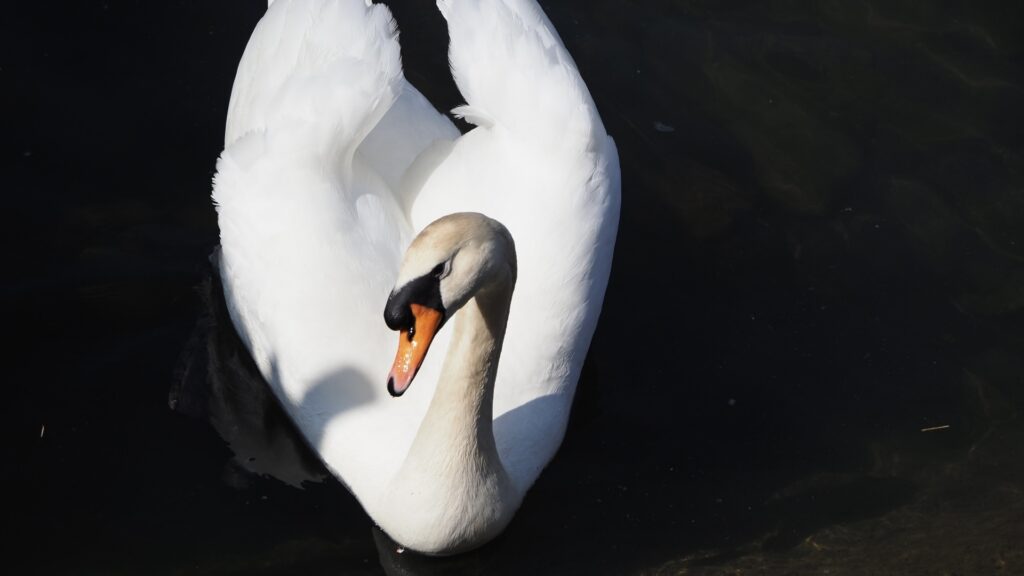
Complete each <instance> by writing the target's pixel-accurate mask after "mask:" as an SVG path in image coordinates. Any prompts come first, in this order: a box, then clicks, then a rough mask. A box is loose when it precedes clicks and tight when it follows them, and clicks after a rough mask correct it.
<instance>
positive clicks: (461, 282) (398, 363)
mask: <svg viewBox="0 0 1024 576" xmlns="http://www.w3.org/2000/svg"><path fill="white" fill-rule="evenodd" d="M515 279H516V251H515V245H514V243H513V242H512V235H511V234H509V232H508V230H507V229H506V228H505V227H504V226H502V225H501V223H500V222H498V221H496V220H492V219H490V218H488V217H487V216H484V215H483V214H478V213H475V212H460V213H456V214H449V215H448V216H444V217H443V218H440V219H438V220H435V221H434V222H432V223H431V224H430V225H428V226H427V227H426V228H424V229H423V231H422V232H420V233H419V235H418V236H416V238H415V239H414V240H413V241H412V244H411V245H410V246H409V249H408V250H406V252H405V258H404V259H403V260H402V266H401V268H400V269H399V271H398V280H397V281H396V282H395V289H394V290H392V291H391V295H390V296H388V302H387V305H386V306H385V307H384V321H385V322H386V323H387V325H388V328H391V329H392V330H398V331H400V332H401V333H400V334H399V337H398V354H397V356H395V363H394V365H393V366H392V368H391V373H390V374H389V375H388V392H390V393H391V395H392V396H401V395H402V394H403V393H405V391H406V390H407V389H408V388H409V385H410V384H411V383H412V380H413V378H415V377H416V372H417V371H418V370H419V368H420V365H421V364H422V363H423V359H424V358H426V355H427V349H428V348H429V347H430V343H431V342H432V341H433V339H434V335H435V334H437V331H438V330H440V329H441V326H443V325H444V323H445V322H446V321H447V320H448V319H449V318H451V317H452V315H454V314H455V312H457V311H458V310H459V308H462V306H463V305H464V304H465V303H466V302H468V301H469V300H470V299H471V298H473V297H474V296H476V295H477V294H478V293H481V292H486V291H487V290H490V289H492V288H494V287H498V286H504V287H507V288H508V289H511V286H512V285H513V284H515Z"/></svg>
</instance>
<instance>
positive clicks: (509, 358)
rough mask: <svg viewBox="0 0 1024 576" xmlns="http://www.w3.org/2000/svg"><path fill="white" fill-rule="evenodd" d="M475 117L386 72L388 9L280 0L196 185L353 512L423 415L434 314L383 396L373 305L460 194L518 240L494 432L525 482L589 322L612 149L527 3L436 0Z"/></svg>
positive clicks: (610, 192)
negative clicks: (404, 388)
mask: <svg viewBox="0 0 1024 576" xmlns="http://www.w3.org/2000/svg"><path fill="white" fill-rule="evenodd" d="M439 6H440V8H441V9H442V12H443V14H444V15H445V17H446V18H447V19H448V22H449V28H450V33H451V37H452V45H451V54H450V56H451V61H452V66H453V73H454V75H455V78H456V81H457V83H458V85H459V88H460V90H462V92H463V95H464V96H465V97H466V101H467V106H466V107H464V108H462V109H461V110H460V112H461V113H463V114H465V115H466V116H467V119H469V120H471V121H473V122H475V123H477V124H479V125H480V127H479V128H477V129H475V130H473V131H471V132H470V133H468V134H466V135H464V136H462V137H458V133H457V132H456V131H455V129H454V127H453V126H452V125H451V123H450V122H449V121H448V120H447V119H445V118H444V117H443V116H441V115H439V114H438V113H437V112H436V111H435V110H434V109H433V108H432V107H431V106H430V105H429V103H427V102H426V100H425V99H423V97H422V96H421V95H420V94H419V93H418V92H417V91H416V90H415V89H414V88H412V86H410V85H409V84H408V83H407V82H406V81H405V80H404V78H403V77H402V73H401V66H400V62H399V55H398V54H399V50H398V43H397V36H396V32H395V28H394V24H393V22H392V20H391V17H390V13H389V12H388V10H387V8H386V7H384V6H381V5H371V6H367V5H366V4H365V2H364V1H363V0H276V1H275V2H273V4H272V5H271V7H270V9H269V10H268V13H267V15H266V16H265V17H264V18H263V20H262V21H261V22H260V24H259V25H258V27H257V29H256V31H255V32H254V33H253V37H252V39H251V40H250V43H249V45H248V47H247V49H246V53H245V55H244V56H243V58H242V62H241V63H240V65H239V71H238V76H237V77H236V80H235V86H234V91H233V93H232V99H231V105H230V108H229V115H228V125H227V130H226V134H225V142H226V147H225V150H224V153H223V154H222V157H221V159H220V161H219V163H218V172H217V176H216V179H215V185H214V194H213V195H214V200H215V201H216V203H217V205H218V214H219V221H220V227H221V243H222V247H223V258H222V271H221V272H222V277H223V279H224V284H225V295H226V298H227V301H228V304H229V308H230V309H231V313H232V318H233V321H234V323H235V325H236V327H237V328H238V331H239V333H240V335H241V336H242V338H243V340H244V341H245V342H246V343H247V345H248V346H249V348H250V350H251V351H252V353H253V357H254V359H255V360H256V362H257V364H258V366H259V367H260V369H261V371H262V373H263V374H264V376H265V377H266V378H267V380H268V382H269V383H270V385H271V388H272V389H273V390H274V392H275V393H276V394H277V395H278V397H279V398H280V399H281V400H282V404H283V405H284V407H285V409H286V410H287V411H288V413H289V415H290V416H291V417H292V418H293V419H294V420H295V421H296V423H297V425H298V426H299V428H300V429H301V430H302V431H303V433H304V435H305V436H306V438H307V440H309V442H310V444H311V445H312V446H313V447H314V448H316V449H317V451H318V452H319V453H320V455H321V457H322V458H323V459H324V461H325V463H326V464H327V465H328V467H329V468H330V469H331V470H332V471H333V472H335V473H336V474H337V475H338V476H339V477H340V478H341V479H342V480H343V481H344V482H345V483H346V484H347V485H348V486H349V487H350V488H351V490H352V491H353V493H354V494H355V495H356V496H357V497H358V498H359V500H360V501H361V502H362V503H363V505H364V506H365V507H366V508H367V509H368V511H369V512H370V514H371V515H373V514H374V502H375V501H376V500H377V499H378V498H380V497H382V496H385V495H383V494H382V493H381V491H382V490H383V488H384V487H385V486H386V484H387V481H388V480H389V479H390V478H391V476H392V475H393V474H394V473H395V471H396V470H397V469H398V468H399V467H400V465H401V464H402V461H403V459H404V457H405V455H406V453H407V451H408V447H409V445H410V444H411V443H412V440H413V436H414V435H415V433H416V430H417V428H418V426H419V423H420V421H421V420H422V418H423V414H424V412H425V411H426V408H427V405H428V403H429V400H430V398H431V397H432V395H433V392H434V389H435V387H436V380H437V377H438V375H439V373H440V367H441V364H442V361H443V359H444V356H445V354H446V351H447V343H448V337H449V335H450V334H449V333H448V331H444V330H443V331H442V332H441V333H440V334H439V336H438V339H437V340H436V341H435V343H434V344H433V346H432V348H431V353H430V354H429V355H428V356H427V360H426V361H425V363H424V364H423V366H422V368H421V370H420V373H419V376H418V377H417V380H416V383H415V384H414V385H413V386H412V388H411V389H410V391H409V392H408V393H407V394H406V395H405V396H403V397H402V398H401V399H400V400H394V399H391V398H390V397H388V396H387V393H386V390H385V376H386V373H387V368H388V367H389V366H390V364H391V360H392V359H393V355H394V346H395V335H394V333H393V332H390V331H389V330H388V329H387V327H386V326H385V324H384V322H383V319H382V316H381V312H382V309H383V305H384V302H385V301H386V299H387V294H388V292H389V290H390V288H391V287H392V285H393V282H394V280H395V275H396V273H397V270H398V265H399V262H400V258H401V254H402V251H403V250H404V249H405V247H406V246H407V245H408V242H409V241H410V240H411V237H412V235H413V233H414V232H415V231H418V230H419V229H421V228H422V227H424V226H425V225H426V224H427V223H429V222H430V221H432V220H434V219H436V218H437V217H440V216H443V215H445V214H448V213H451V212H457V211H467V210H475V211H480V212H483V213H485V214H487V215H489V216H491V217H492V218H495V219H497V220H499V221H501V222H502V223H504V224H505V225H506V227H508V229H509V230H510V231H511V232H512V234H513V235H514V237H515V242H516V248H517V252H518V254H519V258H518V260H519V266H520V271H519V281H518V283H517V286H516V291H515V296H514V299H513V303H512V311H511V313H510V317H509V326H508V333H507V335H506V338H505V346H504V352H503V355H502V358H501V363H500V368H499V373H498V379H497V383H496V388H495V410H494V413H495V438H496V441H497V443H498V448H499V452H500V455H501V459H502V462H503V463H504V465H505V467H506V469H507V470H508V472H509V475H510V477H511V478H512V479H513V481H514V483H515V484H516V486H517V488H518V489H519V490H521V491H525V490H526V488H528V487H529V486H530V485H531V484H532V483H533V481H534V480H535V479H536V477H537V475H538V474H539V473H540V471H541V469H542V468H543V466H544V465H545V464H546V463H547V462H548V461H549V460H550V458H551V456H552V455H553V454H554V452H555V451H556V450H557V447H558V445H559V444H560V442H561V439H562V436H563V434H564V430H565V425H566V422H567V420H568V412H569V407H570V405H571V402H572V396H573V392H574V389H575V385H576V381H577V379H578V377H579V372H580V367H581V365H582V363H583V359H584V356H585V354H586V350H587V347H588V346H589V342H590V337H591V335H592V334H593V330H594V327H595V324H596V321H597V316H598V313H599V311H600V304H601V301H602V299H603V295H604V287H605V285H606V282H607V277H608V273H609V268H610V262H611V251H612V247H613V243H614V237H615V228H616V223H617V218H618V201H619V200H618V198H619V182H618V177H619V176H618V161H617V157H616V154H615V150H614V145H613V144H612V142H611V139H610V138H608V136H607V134H606V133H605V131H604V128H603V126H602V125H601V121H600V118H599V117H598V115H597V112H596V109H595V108H594V105H593V102H592V101H591V99H590V95H589V93H588V92H587V90H586V87H585V86H584V85H583V82H582V80H580V78H579V75H578V72H577V71H576V68H575V65H574V64H573V63H572V60H571V58H570V57H569V55H568V53H567V52H566V51H565V49H564V47H563V46H562V44H561V41H560V40H559V39H558V36H557V34H556V33H555V32H554V30H553V28H551V26H550V23H549V22H548V20H547V18H546V17H545V16H544V15H543V13H542V12H541V11H540V10H539V9H538V8H537V7H536V5H535V3H533V2H532V1H526V0H493V1H479V0H478V1H473V0H451V1H442V2H439Z"/></svg>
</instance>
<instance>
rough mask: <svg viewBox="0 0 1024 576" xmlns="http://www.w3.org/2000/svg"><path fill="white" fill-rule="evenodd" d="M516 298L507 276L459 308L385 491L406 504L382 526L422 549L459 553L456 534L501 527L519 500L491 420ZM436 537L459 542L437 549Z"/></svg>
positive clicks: (465, 537) (463, 536)
mask: <svg viewBox="0 0 1024 576" xmlns="http://www.w3.org/2000/svg"><path fill="white" fill-rule="evenodd" d="M511 301H512V282H511V281H509V282H505V283H502V284H497V285H494V286H491V287H488V288H487V289H486V290H484V291H481V292H479V293H477V295H476V296H475V297H474V298H472V299H470V301H469V302H467V303H466V304H465V305H464V306H463V307H462V308H461V309H460V310H459V311H458V312H457V313H456V314H455V318H454V320H453V322H454V323H455V325H454V326H453V334H452V339H451V343H450V344H449V349H448V355H447V356H446V357H445V361H444V366H443V368H442V370H441V377H440V379H439V381H438V384H437V390H436V391H435V393H434V397H433V399H432V400H431V402H430V406H429V408H428V409H427V413H426V416H425V417H424V419H423V423H422V424H421V425H420V428H419V431H418V432H417V433H416V439H415V440H414V441H413V444H412V447H411V448H410V450H409V454H408V455H407V456H406V459H405V462H404V463H403V465H402V467H401V468H400V469H399V472H398V474H397V475H396V476H395V478H393V479H392V481H391V484H390V487H389V490H387V491H386V493H387V494H388V496H386V497H387V498H389V499H390V500H391V501H390V502H389V508H392V509H393V510H396V514H397V513H398V510H402V514H403V518H402V520H403V522H402V523H403V526H402V527H399V528H398V529H397V530H394V531H392V530H388V527H384V528H385V530H388V532H389V533H391V534H392V537H395V538H396V539H397V540H400V541H403V542H407V543H408V545H409V546H410V547H412V548H414V549H416V550H419V551H421V552H427V553H454V552H458V551H459V544H458V543H459V542H465V543H469V542H480V541H482V540H486V539H488V537H489V535H496V534H497V533H498V532H500V531H501V530H502V529H504V527H505V525H506V524H508V521H509V520H511V518H512V515H513V514H514V513H515V511H516V509H517V508H518V507H519V503H520V502H521V501H522V496H523V495H522V494H520V493H519V492H518V491H517V490H516V489H515V488H514V487H513V485H512V482H511V481H510V480H509V477H508V474H507V473H506V472H505V468H504V466H503V465H502V463H501V458H500V457H499V456H498V450H497V447H496V446H495V442H494V429H493V423H492V421H493V398H494V380H495V377H496V375H497V371H498V359H499V357H500V356H501V346H502V341H503V339H504V337H505V327H506V325H507V323H508V312H509V306H510V304H511ZM415 526H420V527H422V528H420V529H416V528H414V527H415ZM427 526H429V527H430V528H429V529H428V530H424V528H426V527H427ZM395 532H398V534H396V533H395ZM402 532H408V536H407V537H403V536H402V535H401V533H402ZM424 532H427V534H425V533H424ZM485 534H486V535H488V536H487V537H484V538H481V536H483V535H485ZM435 540H436V541H437V542H449V543H451V542H456V544H454V545H453V546H454V547H453V546H452V545H449V546H446V547H445V548H444V549H434V548H435V546H434V544H433V541H435Z"/></svg>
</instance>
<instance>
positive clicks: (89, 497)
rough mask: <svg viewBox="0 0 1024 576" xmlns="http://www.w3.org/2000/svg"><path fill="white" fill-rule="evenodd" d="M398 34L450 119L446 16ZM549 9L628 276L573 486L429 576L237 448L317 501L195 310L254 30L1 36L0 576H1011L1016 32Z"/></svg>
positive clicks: (339, 499)
mask: <svg viewBox="0 0 1024 576" xmlns="http://www.w3.org/2000/svg"><path fill="white" fill-rule="evenodd" d="M390 4H391V5H392V6H393V10H394V12H395V15H396V18H397V19H398V22H399V26H400V27H401V30H402V43H403V55H404V61H405V65H406V68H407V75H408V77H409V78H410V79H411V80H412V81H413V82H414V83H415V84H416V85H417V86H418V87H419V88H420V89H421V90H422V91H423V92H425V93H426V94H427V95H428V97H430V98H431V99H432V100H433V101H434V102H435V103H436V104H438V105H439V106H441V107H443V108H450V107H452V106H454V105H456V104H458V103H459V98H458V94H457V92H456V91H455V88H454V85H453V84H452V83H451V81H450V80H448V79H447V76H446V73H445V32H444V29H443V24H442V21H441V19H440V17H439V16H438V15H437V14H436V13H435V10H434V8H433V6H432V5H431V3H429V2H414V1H412V0H408V1H403V2H397V1H396V2H391V3H390ZM542 4H543V6H544V8H545V9H546V10H547V12H548V14H549V16H550V17H551V19H552V21H553V22H554V24H555V26H556V27H557V28H558V30H559V31H560V33H561V35H562V37H563V39H564V40H565V43H566V44H567V46H568V47H569V50H570V51H571V52H572V53H573V55H574V56H575V58H576V61H577V63H578V64H579V67H580V69H581V71H582V73H583V76H584V78H585V79H586V81H587V82H588V85H589V86H590V89H591V91H592V93H593V95H594V98H595V100H596V102H597V104H598V107H599V108H600V110H601V113H602V116H603V118H604V120H605V123H606V125H607V128H608V130H609V132H610V133H611V134H612V135H613V136H614V137H615V138H616V140H617V142H618V145H619V150H620V154H621V161H622V169H623V211H622V223H621V231H620V235H619V243H618V246H617V251H616V256H615V257H616V260H615V266H614V270H613V274H612V279H611V283H610V286H609V290H608V296H607V300H606V302H605V308H604V313H603V315H602V318H601V323H600V326H599V327H598V331H597V334H596V336H595V339H594V343H593V347H592V349H591V354H590V357H589V358H588V362H587V365H586V367H585V369H584V374H583V377H582V379H581V382H580V387H579V392H578V396H577V401H576V405H575V407H574V412H573V416H572V421H571V423H570V429H569V432H568V436H567V438H566V441H565V444H564V446H563V448H562V450H561V452H560V453H559V455H558V457H557V458H556V459H555V461H554V462H553V463H552V464H551V466H550V467H549V468H548V470H547V471H546V472H545V473H544V474H543V475H542V477H541V479H540V481H539V482H538V483H537V485H536V486H535V487H534V489H533V490H532V491H531V493H530V494H529V496H528V497H527V500H526V502H525V504H524V506H523V508H522V510H521V511H520V513H519V515H518V516H517V517H516V519H515V520H514V521H513V523H512V525H511V526H510V527H509V529H508V531H507V532H506V534H504V535H503V536H502V537H501V538H499V539H498V540H497V541H495V542H494V543H492V544H490V545H488V546H487V547H485V548H483V549H481V550H480V551H478V552H476V553H473V554H470V555H466V556H463V557H459V558H455V559H449V560H431V559H424V558H418V557H415V556H414V555H411V554H403V555H397V554H395V553H394V546H393V545H392V544H391V543H389V542H387V540H386V537H384V536H383V535H382V534H380V533H379V532H376V531H374V530H373V528H372V523H371V522H370V520H369V519H368V518H367V517H366V516H365V515H364V514H363V513H362V511H361V510H360V508H359V507H358V505H357V504H356V503H355V501H354V500H353V499H352V498H351V497H350V496H349V495H348V493H347V492H345V490H344V489H343V488H342V487H340V486H339V485H338V484H337V483H336V482H334V481H324V482H321V483H314V484H308V483H307V485H306V486H307V488H306V489H305V490H298V489H295V488H293V487H291V486H289V485H287V484H285V483H282V482H280V481H278V480H275V479H272V478H268V477H263V476H259V475H256V474H253V473H251V472H248V471H247V469H254V468H258V466H257V464H256V463H254V462H250V461H249V460H248V457H245V456H244V455H241V457H233V455H232V452H231V451H230V450H229V449H228V448H227V445H226V443H225V440H224V439H222V436H224V437H226V438H228V440H229V441H234V442H236V446H237V445H238V444H237V443H238V442H240V440H239V439H240V438H245V439H247V440H248V441H250V442H251V443H252V444H253V445H258V444H262V445H264V447H265V446H266V445H269V446H271V447H272V448H271V450H272V452H273V453H275V454H276V455H277V456H278V457H279V458H282V459H285V460H287V461H289V462H292V464H294V465H295V466H298V467H300V468H302V467H305V468H307V469H309V470H310V473H311V474H313V475H316V474H317V473H319V472H322V471H321V470H318V469H317V468H316V465H315V463H310V462H309V458H308V454H304V453H303V449H302V447H301V445H299V444H297V443H295V442H293V441H292V440H291V439H290V437H289V435H288V432H289V431H288V426H287V423H286V422H283V421H281V420H280V418H279V417H278V415H275V413H274V412H273V410H272V408H273V405H272V403H269V402H267V401H266V397H265V396H261V395H260V394H261V393H260V391H259V388H258V386H253V384H252V382H251V381H248V380H247V377H246V374H247V368H246V366H247V359H246V358H245V357H244V354H242V353H241V352H240V351H239V350H238V348H237V343H236V342H234V340H233V338H234V335H233V333H231V331H230V330H229V329H226V328H225V327H224V326H223V325H222V324H221V325H218V324H217V318H218V300H217V298H216V294H217V290H216V286H213V287H211V286H210V284H209V276H210V271H211V269H210V265H209V263H208V261H207V257H208V256H209V254H210V253H211V252H212V251H213V249H214V247H215V246H216V243H217V229H216V221H215V217H214V213H213V210H212V209H211V207H210V203H209V200H208V195H209V188H210V177H211V175H212V172H213V167H214V160H215V158H216V156H217V154H218V153H219V151H220V146H221V143H222V131H223V124H224V115H225V110H226V105H227V100H228V96H229V92H230V87H231V82H232V79H233V76H234V68H235V65H236V64H237V61H238V58H239V57H240V55H241V53H242V49H243V47H244V45H245V42H246V40H247V38H248V35H249V33H250V31H251V29H252V27H253V25H254V24H255V22H256V21H257V20H258V18H259V16H260V14H261V12H262V10H263V7H262V3H261V2H256V1H253V2H245V3H243V2H199V1H196V2H164V3H159V4H157V3H149V2H128V1H116V0H109V1H106V2H99V1H94V2H84V1H83V2H73V3H72V2H66V3H63V4H62V3H27V2H18V3H12V4H11V5H10V6H8V7H5V10H6V15H5V16H4V18H3V19H2V20H0V32H2V34H0V42H2V43H3V47H4V49H3V50H2V51H0V78H2V79H3V82H4V86H6V87H5V88H4V93H5V94H7V95H9V97H10V96H13V105H9V106H8V107H6V111H7V114H6V115H5V116H6V120H5V129H4V138H3V154H4V158H5V162H4V166H5V167H6V170H5V173H6V174H7V178H6V179H5V182H6V184H5V185H4V190H5V194H4V199H5V202H6V206H5V210H4V213H5V215H6V216H7V217H8V218H6V220H9V223H8V224H7V225H6V226H4V227H3V228H2V231H3V235H4V238H3V240H4V242H3V246H4V249H5V250H4V251H5V258H4V269H5V278H7V279H6V281H5V282H4V283H3V290H2V294H3V302H4V317H5V322H4V324H3V325H4V327H5V328H6V329H7V335H8V337H9V340H10V341H11V343H10V344H8V345H7V350H6V351H7V353H8V354H7V356H8V361H7V363H6V369H7V373H8V379H7V383H6V389H7V396H6V399H5V400H6V401H5V402H4V404H5V407H4V408H5V410H6V414H7V417H6V419H5V421H6V422H7V423H9V424H10V425H11V427H12V429H13V432H12V433H11V434H9V436H8V437H9V438H10V437H14V438H15V442H14V443H13V444H14V448H13V457H11V456H8V457H7V458H6V459H5V462H6V464H5V466H4V476H5V477H6V478H7V479H8V480H9V481H11V482H12V483H13V486H12V488H10V489H9V491H8V492H7V493H6V501H5V506H4V507H5V509H6V510H7V511H8V512H6V513H5V514H4V516H3V517H4V520H6V522H7V523H9V524H11V525H12V527H13V528H14V529H15V530H16V534H19V535H20V538H16V539H15V540H14V541H13V542H12V541H8V543H9V544H13V545H14V546H13V551H12V552H11V553H9V554H8V555H6V556H5V559H4V564H6V565H7V566H13V567H14V568H15V570H14V572H12V573H17V574H32V573H39V574H380V573H382V572H387V573H390V574H442V573H443V574H457V573H468V574H474V573H481V574H523V573H534V574H824V573H828V574H1022V573H1024V550H1022V546H1021V542H1024V450H1022V448H1021V445H1022V444H1024V422H1022V419H1021V418H1020V416H1019V415H1020V413H1021V411H1022V410H1024V226H1022V224H1024V117H1022V116H1024V113H1022V111H1021V104H1022V103H1024V66H1022V64H1024V60H1022V53H1024V52H1022V47H1024V46H1022V43H1024V34H1022V33H1021V32H1022V23H1024V8H1022V6H1024V5H1022V4H1020V3H1016V2H988V3H984V4H982V5H978V4H977V3H971V2H966V1H953V0H949V1H935V2H914V1H910V0H893V1H885V2H882V1H873V0H872V1H868V2H842V1H836V2H819V3H803V2H793V1H771V2H761V1H757V2H755V1H748V2H744V1H729V2H722V1H717V2H712V1H685V0H677V1H671V2H670V1H667V0H662V1H650V2H643V3H641V2H631V1H626V0H607V1H601V0H597V1H590V2H584V1H583V0H575V1H568V0H567V1H549V2H543V3H542ZM218 326H219V327H218ZM211 367H213V368H212V369H211ZM204 386H206V387H205V388H204ZM211 386H216V387H214V388H211ZM211 389H212V390H213V392H211ZM169 393H172V394H173V395H175V396H174V397H175V399H176V400H177V401H178V402H177V404H176V407H177V408H178V409H177V410H175V411H172V410H170V409H169V408H168V395H169ZM182 398H184V400H182ZM239 404H241V408H238V406H239ZM227 407H234V408H236V409H238V411H237V412H232V411H231V410H228V409H226V408H227ZM254 413H255V414H257V415H258V417H259V420H257V424H258V425H254V424H253V422H252V421H251V420H246V419H245V418H244V416H246V415H250V416H251V415H252V414H254ZM933 428H935V429H934V430H929V429H933ZM218 430H219V431H220V433H218ZM232 434H234V437H232ZM254 450H255V448H254ZM259 462H261V461H259Z"/></svg>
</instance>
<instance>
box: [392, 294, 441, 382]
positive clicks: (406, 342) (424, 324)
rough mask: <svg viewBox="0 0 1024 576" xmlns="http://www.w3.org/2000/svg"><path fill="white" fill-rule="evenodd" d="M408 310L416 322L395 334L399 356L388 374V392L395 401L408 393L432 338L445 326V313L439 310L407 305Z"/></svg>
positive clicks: (396, 356)
mask: <svg viewBox="0 0 1024 576" xmlns="http://www.w3.org/2000/svg"><path fill="white" fill-rule="evenodd" d="M409 309H410V310H411V311H412V315H413V317H414V318H415V321H414V323H413V327H412V328H410V329H408V330H402V331H400V332H399V333H398V354H396V355H395V363H394V365H392V366H391V373H390V374H388V392H389V393H390V394H391V395H392V396H395V397H398V396H401V395H402V394H404V393H405V391H406V390H408V389H409V385H410V384H412V379H413V378H415V377H416V372H418V371H419V369H420V365H421V364H423V359H424V358H426V357H427V350H428V349H429V348H430V343H431V342H432V341H433V340H434V335H435V334H437V331H438V329H440V328H441V324H443V323H444V312H441V311H440V310H435V309H433V308H431V307H429V306H422V305H420V304H410V305H409Z"/></svg>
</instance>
